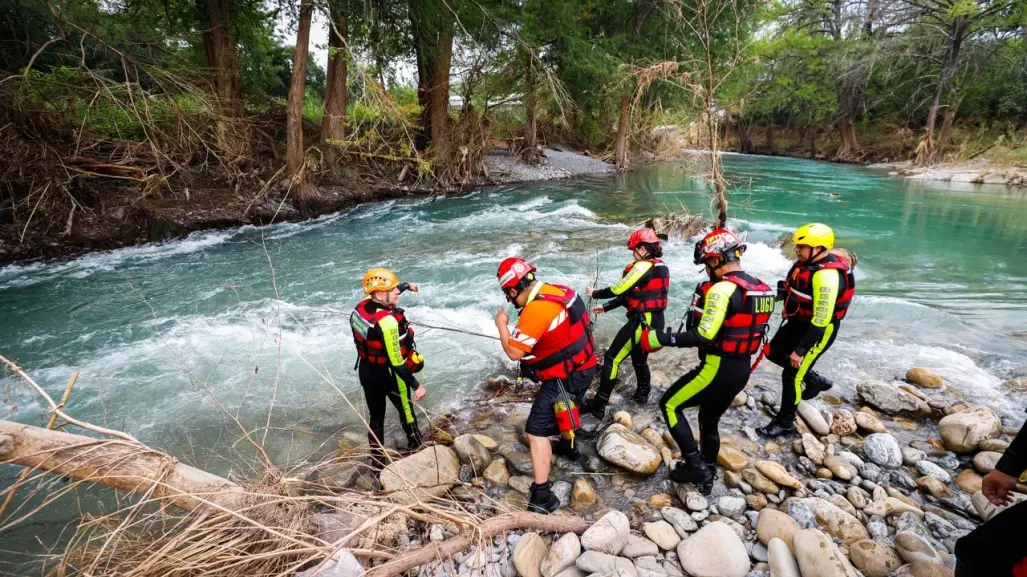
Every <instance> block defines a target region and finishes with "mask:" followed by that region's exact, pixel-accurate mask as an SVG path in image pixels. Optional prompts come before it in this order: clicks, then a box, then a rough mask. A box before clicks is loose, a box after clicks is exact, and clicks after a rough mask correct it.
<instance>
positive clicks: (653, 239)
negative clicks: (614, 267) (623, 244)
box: [628, 226, 660, 250]
mask: <svg viewBox="0 0 1027 577" xmlns="http://www.w3.org/2000/svg"><path fill="white" fill-rule="evenodd" d="M642 243H645V244H660V237H658V236H656V231H655V230H653V229H651V228H649V227H648V226H646V227H642V228H640V229H638V230H636V231H635V232H633V233H631V236H630V237H628V250H635V247H636V246H638V245H639V244H642Z"/></svg>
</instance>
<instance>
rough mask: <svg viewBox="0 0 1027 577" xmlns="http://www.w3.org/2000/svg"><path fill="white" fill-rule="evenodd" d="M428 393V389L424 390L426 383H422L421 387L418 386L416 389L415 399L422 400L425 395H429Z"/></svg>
mask: <svg viewBox="0 0 1027 577" xmlns="http://www.w3.org/2000/svg"><path fill="white" fill-rule="evenodd" d="M427 394H428V391H426V390H424V385H421V386H420V387H417V390H416V391H414V400H415V401H421V400H423V399H424V397H425V395H427Z"/></svg>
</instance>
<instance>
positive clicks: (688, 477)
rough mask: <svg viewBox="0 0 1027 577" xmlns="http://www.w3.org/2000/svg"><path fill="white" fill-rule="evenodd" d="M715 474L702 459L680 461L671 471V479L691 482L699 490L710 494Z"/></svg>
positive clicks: (676, 481)
mask: <svg viewBox="0 0 1027 577" xmlns="http://www.w3.org/2000/svg"><path fill="white" fill-rule="evenodd" d="M714 478H715V475H714V473H713V471H711V470H710V468H709V467H707V466H706V463H704V462H703V461H701V460H700V459H698V458H697V459H694V460H690V461H687V460H686V461H684V462H682V461H678V462H677V463H675V466H674V468H673V469H671V471H670V480H671V481H674V482H675V483H690V484H692V485H695V488H696V490H697V491H699V492H700V493H702V494H703V495H709V494H710V492H712V491H713V480H714Z"/></svg>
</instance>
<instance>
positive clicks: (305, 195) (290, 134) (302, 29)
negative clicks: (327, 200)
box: [285, 0, 316, 211]
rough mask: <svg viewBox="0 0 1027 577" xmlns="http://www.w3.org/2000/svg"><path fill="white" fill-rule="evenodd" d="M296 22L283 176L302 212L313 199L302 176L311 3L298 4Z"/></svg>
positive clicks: (310, 0)
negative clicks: (287, 178) (289, 184)
mask: <svg viewBox="0 0 1027 577" xmlns="http://www.w3.org/2000/svg"><path fill="white" fill-rule="evenodd" d="M299 10H300V11H299V19H298V20H297V24H296V49H295V51H294V53H293V58H292V62H293V66H292V82H291V84H290V85H289V101H288V103H287V105H286V109H285V114H286V117H285V135H286V143H285V173H286V175H288V176H289V178H290V182H291V186H292V187H294V188H295V189H296V192H295V198H296V200H297V201H298V202H299V203H300V205H301V209H300V210H301V211H304V210H306V209H305V208H303V207H304V206H305V205H306V204H307V203H309V202H310V201H311V200H313V199H314V198H315V197H316V193H315V191H314V188H313V186H312V185H311V184H310V183H309V182H308V181H307V179H306V178H305V175H304V171H305V169H306V161H305V158H304V157H305V149H304V146H303V100H304V97H305V96H306V84H307V57H308V52H309V47H310V19H311V16H312V14H313V12H314V5H313V3H312V0H300V6H299Z"/></svg>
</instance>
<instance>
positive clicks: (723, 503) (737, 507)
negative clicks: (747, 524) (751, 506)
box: [717, 496, 746, 517]
mask: <svg viewBox="0 0 1027 577" xmlns="http://www.w3.org/2000/svg"><path fill="white" fill-rule="evenodd" d="M745 507H746V502H745V499H743V498H742V497H730V496H724V497H721V498H720V499H718V500H717V510H718V511H719V512H720V514H721V515H724V516H725V517H735V516H738V515H740V514H742V512H744V511H745Z"/></svg>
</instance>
